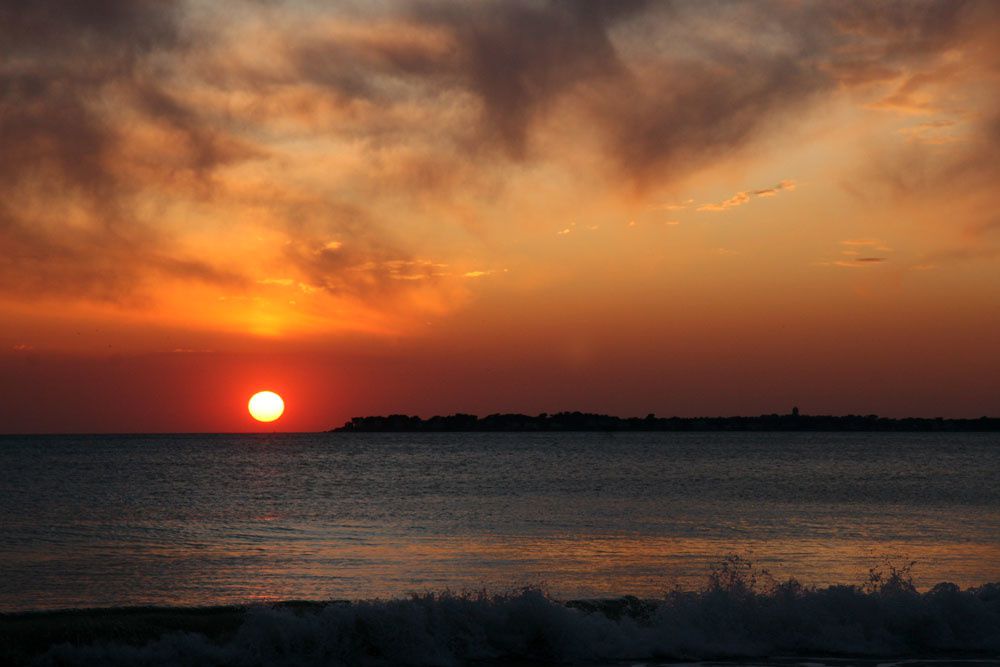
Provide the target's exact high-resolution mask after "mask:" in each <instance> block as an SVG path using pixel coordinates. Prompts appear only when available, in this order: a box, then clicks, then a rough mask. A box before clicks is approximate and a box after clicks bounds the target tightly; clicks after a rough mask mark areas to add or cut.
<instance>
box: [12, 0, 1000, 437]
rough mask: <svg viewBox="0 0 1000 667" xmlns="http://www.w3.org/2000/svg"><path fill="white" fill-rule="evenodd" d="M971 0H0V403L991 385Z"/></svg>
mask: <svg viewBox="0 0 1000 667" xmlns="http://www.w3.org/2000/svg"><path fill="white" fill-rule="evenodd" d="M998 34H1000V3H996V2H992V1H990V0H982V1H973V2H963V1H961V0H952V1H944V2H930V1H922V0H911V1H906V2H893V1H884V2H864V3H862V2H818V1H816V2H810V1H795V0H784V1H781V0H773V1H769V2H752V3H751V2H748V3H735V2H714V1H712V0H707V1H704V2H702V1H699V2H695V1H693V0H691V1H688V2H649V3H643V2H615V3H600V2H578V3H573V2H551V3H547V2H522V1H516V0H513V1H509V2H482V3H466V2H436V1H427V2H389V1H384V2H382V1H380V2H353V3H352V2H342V3H329V2H319V1H315V2H313V1H309V0H286V1H284V2H282V1H279V0H257V1H251V0H245V1H240V2H237V1H235V0H214V1H211V2H208V1H206V0H187V1H182V0H174V1H171V0H93V1H91V2H85V3H81V2H76V1H73V0H34V1H28V0H0V258H2V259H0V432H161V431H252V430H259V429H260V428H262V427H261V426H260V425H259V424H256V423H255V422H253V421H252V420H251V419H250V417H249V415H248V413H247V410H246V401H247V399H248V397H249V396H250V395H251V394H252V393H253V392H254V391H257V390H260V389H271V390H274V391H277V392H278V393H280V394H281V395H282V396H283V397H284V398H285V401H286V408H287V410H286V414H285V416H284V417H282V419H281V420H279V421H278V422H275V424H274V425H272V426H268V427H266V428H269V429H281V430H292V431H299V430H318V429H326V428H332V427H335V426H338V425H340V424H342V423H343V422H344V421H346V420H347V419H349V418H350V417H352V416H355V415H366V414H388V413H394V412H401V413H407V414H419V415H422V416H430V415H433V414H451V413H454V412H471V413H475V414H480V415H485V414H490V413H495V412H527V413H539V412H556V411H561V410H584V411H596V412H606V413H612V414H618V415H622V416H632V415H645V414H647V413H651V412H652V413H656V414H657V415H661V416H668V415H681V416H696V415H738V414H746V415H752V414H762V413H772V412H787V411H789V410H790V409H791V407H792V406H793V405H795V406H798V407H799V408H800V410H801V411H802V412H804V413H809V414H830V413H835V414H847V413H857V414H871V413H875V414H880V415H886V416H907V415H909V416H948V417H979V416H981V415H987V414H988V415H994V416H995V415H1000V344H998V341H1000V337H998V333H997V332H998V331H1000V213H998V211H1000V206H998V205H1000V187H998V184H1000V160H998V159H997V155H998V154H1000V151H998V149H1000V85H998V84H1000V42H998V40H997V35H998Z"/></svg>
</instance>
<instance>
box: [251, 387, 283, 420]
mask: <svg viewBox="0 0 1000 667" xmlns="http://www.w3.org/2000/svg"><path fill="white" fill-rule="evenodd" d="M247 409H248V410H249V411H250V416H251V417H253V418H254V419H256V420H257V421H259V422H273V421H274V420H275V419H277V418H278V417H280V416H281V415H282V413H284V412H285V401H284V400H282V398H281V396H278V395H277V394H276V393H274V392H273V391H258V392H257V393H256V394H254V395H253V396H251V397H250V401H249V402H248V403H247Z"/></svg>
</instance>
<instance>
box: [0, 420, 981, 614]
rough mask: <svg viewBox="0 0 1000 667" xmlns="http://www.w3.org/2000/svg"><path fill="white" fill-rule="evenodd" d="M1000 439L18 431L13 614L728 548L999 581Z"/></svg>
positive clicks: (509, 578)
mask: <svg viewBox="0 0 1000 667" xmlns="http://www.w3.org/2000/svg"><path fill="white" fill-rule="evenodd" d="M998 480H1000V436H998V435H997V434H985V433H984V434H975V433H971V434H970V433H965V434H896V433H854V434H846V433H685V434H678V433H627V434H604V433H566V434H525V433H498V434H484V433H476V434H462V433H459V434H409V433H402V434H293V435H141V436H29V437H22V436H17V437H12V436H8V437H3V438H0V573H2V576H0V611H6V612H11V611H24V610H45V609H59V608H83V607H108V606H124V605H208V604H228V603H247V602H258V601H269V600H288V599H305V600H330V599H362V598H364V599H370V598H375V597H381V598H391V597H399V596H403V595H406V594H408V593H411V592H426V591H442V590H445V589H450V590H453V591H461V590H476V589H482V588H487V589H490V590H505V589H510V588H514V587H518V586H523V585H534V586H541V587H544V589H545V590H547V591H548V592H549V594H550V595H551V596H553V597H556V598H558V599H581V598H598V597H613V596H618V595H625V594H631V595H637V596H640V597H644V596H657V595H660V594H662V593H663V592H665V591H668V590H672V589H676V588H681V589H688V590H692V589H697V588H700V587H702V586H703V585H704V583H705V581H706V577H707V575H708V574H709V572H710V571H711V569H712V568H713V564H715V563H718V562H719V561H720V560H721V559H722V558H723V557H725V556H726V555H727V554H731V553H738V554H740V555H741V556H743V557H744V558H747V559H749V560H752V561H753V562H754V564H755V566H756V567H759V568H764V569H767V570H768V571H769V572H770V574H771V575H772V576H773V577H775V578H777V579H779V580H780V579H784V578H787V577H791V576H793V577H796V578H797V579H798V580H800V581H801V582H803V583H805V584H812V585H819V586H826V585H830V584H842V583H849V584H856V583H860V582H862V581H863V580H864V578H865V576H866V573H867V571H868V569H869V568H870V567H872V566H873V565H874V564H877V563H878V561H879V560H880V559H881V558H882V557H883V556H888V557H889V558H890V559H891V560H892V561H893V562H895V563H897V564H903V563H908V562H910V561H916V565H915V566H914V567H913V570H912V572H913V576H914V578H915V581H916V584H917V586H918V588H921V589H923V590H926V589H928V588H930V587H931V586H932V585H934V584H936V583H938V582H942V581H947V582H953V583H955V584H958V585H959V586H961V587H969V586H977V585H980V584H983V583H987V582H997V581H1000V481H998Z"/></svg>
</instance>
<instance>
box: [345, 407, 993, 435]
mask: <svg viewBox="0 0 1000 667" xmlns="http://www.w3.org/2000/svg"><path fill="white" fill-rule="evenodd" d="M574 431H575V432H644V431H646V432H648V431H815V432H822V431H833V432H847V433H851V432H866V431H877V432H902V433H912V432H932V433H938V432H942V433H960V432H998V431H1000V418H998V417H980V418H979V419H945V418H941V417H936V418H928V417H902V418H898V419H894V418H891V417H879V416H878V415H842V416H834V415H803V414H799V413H798V411H793V412H791V413H789V414H781V415H779V414H770V415H760V416H757V417H657V416H656V415H652V414H651V415H647V416H646V417H615V416H612V415H602V414H594V413H585V412H559V413H555V414H547V413H542V414H540V415H536V416H530V415H523V414H492V415H488V416H486V417H478V416H476V415H470V414H461V413H459V414H454V415H448V416H435V417H429V418H427V419H422V418H420V417H417V416H409V415H400V414H394V415H387V416H369V417H354V418H353V419H351V420H350V421H348V422H347V423H345V424H344V425H343V426H341V427H339V428H335V429H332V430H331V431H329V432H330V433H345V432H347V433H413V432H426V433H454V432H472V433H479V432H514V433H524V432H574Z"/></svg>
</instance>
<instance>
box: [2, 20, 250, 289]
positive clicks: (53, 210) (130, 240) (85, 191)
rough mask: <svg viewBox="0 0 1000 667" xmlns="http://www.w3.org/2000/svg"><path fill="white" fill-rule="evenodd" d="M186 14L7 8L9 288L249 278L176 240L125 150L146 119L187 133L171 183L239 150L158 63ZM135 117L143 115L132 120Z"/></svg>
mask: <svg viewBox="0 0 1000 667" xmlns="http://www.w3.org/2000/svg"><path fill="white" fill-rule="evenodd" d="M179 14H180V3H178V2H172V1H169V0H166V1H163V2H161V1H159V0H101V1H100V2H95V3H79V2H75V1H72V0H38V1H36V2H6V3H3V4H2V5H0V42H2V43H4V45H5V47H4V48H5V58H4V61H3V62H2V63H0V144H2V145H3V152H4V159H3V160H0V201H2V202H3V203H2V204H0V251H2V253H3V255H4V257H5V261H4V263H3V268H2V269H0V279H2V281H3V283H4V286H5V293H6V295H7V296H8V297H17V296H18V295H21V296H26V297H30V296H33V295H45V296H62V297H67V298H85V299H96V300H102V301H129V302H132V301H134V299H135V298H137V294H136V293H137V291H138V290H139V289H140V288H141V286H142V285H144V284H147V283H148V282H149V279H150V278H151V277H153V276H161V277H162V276H167V277H169V278H173V279H178V280H195V281H202V282H208V283H213V284H220V285H230V286H234V285H240V284H242V282H243V281H242V279H241V278H240V277H239V276H238V275H237V274H236V273H235V272H232V271H229V270H225V269H219V268H217V267H215V266H213V265H211V264H210V263H208V262H206V261H204V260H201V259H196V258H191V257H187V256H185V255H184V254H183V253H180V252H179V251H176V250H174V249H172V248H171V247H170V246H171V244H170V241H169V235H167V234H165V233H163V232H161V231H159V230H156V229H155V228H154V226H152V225H151V223H150V221H148V220H144V219H143V216H141V215H139V213H138V211H137V207H136V205H135V198H136V197H137V195H138V194H139V193H140V192H141V191H142V190H143V188H144V187H145V184H144V183H142V182H140V181H139V180H137V178H136V176H137V175H136V174H135V173H133V171H132V167H133V166H134V165H132V164H129V161H128V159H127V158H126V157H125V156H126V155H127V154H128V136H129V132H130V131H131V130H132V129H134V127H136V126H138V125H141V124H149V125H156V126H159V127H162V128H165V129H166V130H168V131H170V132H175V133H176V135H177V136H180V137H183V144H184V147H183V149H182V150H181V156H182V158H181V160H182V161H181V162H180V163H175V164H171V165H170V171H169V172H165V171H162V172H160V173H159V174H158V175H157V177H158V178H160V179H162V180H163V181H171V180H173V179H175V178H176V172H175V171H174V169H176V168H177V167H183V168H186V169H189V170H190V171H191V172H192V173H198V174H201V175H203V176H204V175H206V174H207V173H208V172H210V171H211V170H212V168H213V167H214V166H215V165H217V164H220V163H222V162H225V161H227V160H230V159H233V158H234V155H235V153H234V152H233V151H231V148H232V147H231V146H226V145H225V142H220V141H218V140H217V137H216V136H215V134H214V133H212V132H210V131H208V130H207V129H206V128H205V127H203V125H202V124H201V123H200V121H199V119H198V115H197V113H196V112H194V111H193V110H191V109H188V108H187V107H185V106H184V105H182V104H181V103H179V102H178V101H177V100H176V99H174V97H173V96H172V95H171V94H170V93H168V92H166V91H165V90H164V89H163V88H162V87H161V84H160V82H159V76H158V73H157V72H155V71H153V70H154V68H153V67H152V65H151V61H152V59H153V58H154V57H159V56H160V55H161V54H169V53H171V52H175V51H177V50H180V49H182V48H183V37H182V35H181V28H180V16H179ZM125 113H132V114H135V115H134V117H133V120H132V123H131V124H127V123H125V122H123V119H122V118H121V117H120V116H121V115H122V114H125ZM154 159H155V158H154ZM71 220H72V221H73V222H70V221H71Z"/></svg>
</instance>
